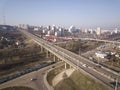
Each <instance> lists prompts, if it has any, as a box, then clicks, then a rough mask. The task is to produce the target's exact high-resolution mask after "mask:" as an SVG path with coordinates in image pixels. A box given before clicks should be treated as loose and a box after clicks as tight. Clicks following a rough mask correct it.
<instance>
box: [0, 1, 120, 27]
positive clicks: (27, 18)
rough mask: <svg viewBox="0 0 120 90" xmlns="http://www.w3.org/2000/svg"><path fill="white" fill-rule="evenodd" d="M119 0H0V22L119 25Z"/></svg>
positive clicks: (12, 23) (92, 25)
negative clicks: (4, 20)
mask: <svg viewBox="0 0 120 90" xmlns="http://www.w3.org/2000/svg"><path fill="white" fill-rule="evenodd" d="M119 8H120V0H0V24H3V14H5V19H6V24H10V25H17V24H29V25H52V24H55V25H60V26H64V27H69V26H70V25H75V26H77V27H86V28H95V27H102V28H119V29H120V11H119ZM3 11H4V13H3Z"/></svg>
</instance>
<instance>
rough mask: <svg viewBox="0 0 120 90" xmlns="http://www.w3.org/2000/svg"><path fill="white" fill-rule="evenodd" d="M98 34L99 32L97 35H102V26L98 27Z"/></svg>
mask: <svg viewBox="0 0 120 90" xmlns="http://www.w3.org/2000/svg"><path fill="white" fill-rule="evenodd" d="M96 34H97V35H101V28H100V27H98V28H97V30H96Z"/></svg>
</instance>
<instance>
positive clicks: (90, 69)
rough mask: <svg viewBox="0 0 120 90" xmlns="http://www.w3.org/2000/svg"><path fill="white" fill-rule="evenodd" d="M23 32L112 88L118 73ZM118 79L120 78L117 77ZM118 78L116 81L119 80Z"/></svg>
mask: <svg viewBox="0 0 120 90" xmlns="http://www.w3.org/2000/svg"><path fill="white" fill-rule="evenodd" d="M21 31H22V32H23V33H24V34H26V35H27V36H28V37H30V38H31V39H32V40H33V41H35V42H36V43H37V44H39V45H40V46H42V47H43V48H45V49H47V50H48V51H49V52H51V53H52V54H54V55H55V56H57V57H58V58H60V59H61V60H64V61H65V62H67V63H68V64H70V65H71V66H73V67H78V68H79V69H82V70H84V71H85V72H87V73H89V74H90V75H91V76H93V77H94V78H96V79H98V80H100V81H102V82H104V84H106V85H108V86H110V87H112V88H114V86H113V85H112V84H111V82H115V80H116V78H117V77H118V75H119V73H117V72H114V71H112V70H109V69H106V68H104V67H98V65H96V64H95V63H93V62H92V61H89V60H88V59H86V58H84V57H82V56H79V55H77V54H75V53H72V52H70V51H68V50H66V49H63V48H61V47H58V46H56V45H54V44H53V43H50V42H48V41H46V40H43V39H41V38H39V37H37V36H35V35H33V34H31V33H29V32H27V31H25V30H21ZM119 80H120V78H119ZM119 80H118V81H119Z"/></svg>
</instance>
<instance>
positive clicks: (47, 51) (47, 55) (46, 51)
mask: <svg viewBox="0 0 120 90" xmlns="http://www.w3.org/2000/svg"><path fill="white" fill-rule="evenodd" d="M46 57H47V58H48V50H46Z"/></svg>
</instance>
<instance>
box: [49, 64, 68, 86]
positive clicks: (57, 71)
mask: <svg viewBox="0 0 120 90" xmlns="http://www.w3.org/2000/svg"><path fill="white" fill-rule="evenodd" d="M67 68H69V65H68V64H67ZM63 70H65V66H64V65H63V66H60V67H58V68H55V69H53V70H52V71H50V72H49V73H48V74H47V81H48V83H49V84H50V85H51V86H52V80H53V78H54V77H55V76H56V75H58V74H59V73H61V72H62V71H63Z"/></svg>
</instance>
